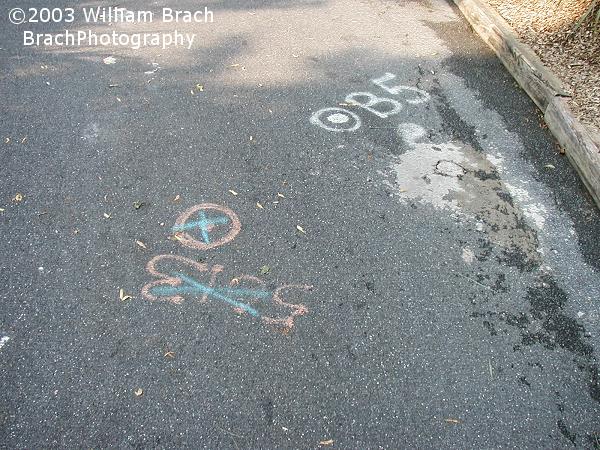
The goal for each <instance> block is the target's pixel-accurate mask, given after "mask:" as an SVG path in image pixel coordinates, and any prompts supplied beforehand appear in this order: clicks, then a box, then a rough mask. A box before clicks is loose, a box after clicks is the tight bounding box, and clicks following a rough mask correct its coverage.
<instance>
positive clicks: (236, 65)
mask: <svg viewBox="0 0 600 450" xmlns="http://www.w3.org/2000/svg"><path fill="white" fill-rule="evenodd" d="M239 66H240V65H239V64H231V65H230V66H229V67H239Z"/></svg>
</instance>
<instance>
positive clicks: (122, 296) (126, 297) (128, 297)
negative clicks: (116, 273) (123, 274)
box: [119, 289, 133, 302]
mask: <svg viewBox="0 0 600 450" xmlns="http://www.w3.org/2000/svg"><path fill="white" fill-rule="evenodd" d="M119 298H120V299H121V301H122V302H124V301H127V300H131V299H132V298H133V297H131V295H126V294H125V291H124V290H123V289H119Z"/></svg>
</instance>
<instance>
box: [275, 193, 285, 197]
mask: <svg viewBox="0 0 600 450" xmlns="http://www.w3.org/2000/svg"><path fill="white" fill-rule="evenodd" d="M277 197H281V198H285V195H283V194H282V193H281V192H278V193H277Z"/></svg>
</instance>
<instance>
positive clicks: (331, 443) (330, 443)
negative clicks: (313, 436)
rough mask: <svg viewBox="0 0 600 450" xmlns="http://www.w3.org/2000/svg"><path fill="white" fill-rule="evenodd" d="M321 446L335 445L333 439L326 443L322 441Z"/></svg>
mask: <svg viewBox="0 0 600 450" xmlns="http://www.w3.org/2000/svg"><path fill="white" fill-rule="evenodd" d="M319 445H323V446H329V445H333V439H327V440H326V441H321V442H319Z"/></svg>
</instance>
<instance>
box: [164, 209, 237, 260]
mask: <svg viewBox="0 0 600 450" xmlns="http://www.w3.org/2000/svg"><path fill="white" fill-rule="evenodd" d="M208 211H211V212H213V213H214V212H217V213H219V214H216V215H214V217H210V216H209V215H208V214H207V212H208ZM196 213H198V215H197V216H196V217H197V219H198V220H194V221H191V222H190V221H189V220H190V218H192V216H194V214H196ZM223 225H229V228H228V229H226V231H225V233H224V234H223V228H224V227H223ZM241 228H242V226H241V223H240V220H239V219H238V217H237V215H236V214H235V213H234V212H233V211H232V210H231V209H229V208H226V207H225V206H221V205H215V204H213V203H202V204H200V205H196V206H192V207H191V208H189V209H187V210H186V211H184V212H183V213H182V214H181V215H180V216H179V217H178V218H177V220H176V221H175V225H174V226H173V232H174V233H176V235H177V237H178V240H179V242H181V244H182V245H184V246H186V247H189V248H194V249H196V250H209V249H211V248H216V247H220V246H221V245H224V244H227V243H228V242H231V241H232V240H233V239H234V238H235V237H236V236H237V234H238V233H239V232H240V230H241ZM196 229H197V230H198V231H199V239H196V238H195V237H194V236H193V235H191V234H189V233H188V231H190V232H191V231H193V230H196ZM213 231H219V232H220V233H221V234H222V235H221V236H220V237H217V238H216V239H214V238H211V233H212V232H213Z"/></svg>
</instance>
